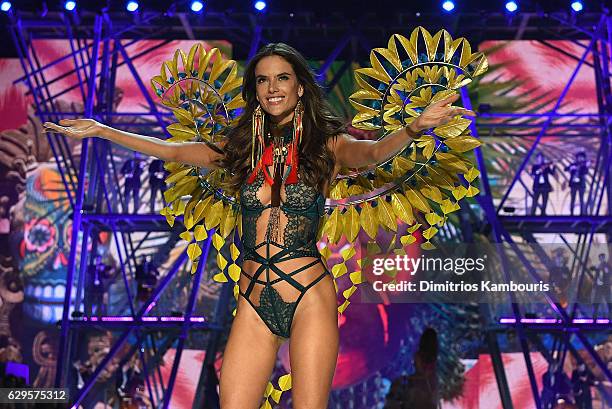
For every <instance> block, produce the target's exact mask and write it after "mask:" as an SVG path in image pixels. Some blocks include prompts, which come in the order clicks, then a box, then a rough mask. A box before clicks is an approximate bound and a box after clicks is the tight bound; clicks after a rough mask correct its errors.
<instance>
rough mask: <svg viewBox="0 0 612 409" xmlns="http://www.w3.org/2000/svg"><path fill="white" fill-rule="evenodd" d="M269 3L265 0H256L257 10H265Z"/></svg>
mask: <svg viewBox="0 0 612 409" xmlns="http://www.w3.org/2000/svg"><path fill="white" fill-rule="evenodd" d="M266 6H267V4H266V2H265V1H261V0H259V1H256V2H255V4H254V7H255V10H257V11H263V10H264V9H265V8H266Z"/></svg>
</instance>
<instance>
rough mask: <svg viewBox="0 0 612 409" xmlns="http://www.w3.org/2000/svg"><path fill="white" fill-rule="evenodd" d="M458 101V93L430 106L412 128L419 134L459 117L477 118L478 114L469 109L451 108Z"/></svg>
mask: <svg viewBox="0 0 612 409" xmlns="http://www.w3.org/2000/svg"><path fill="white" fill-rule="evenodd" d="M458 99H459V94H458V93H457V94H453V95H451V96H449V97H446V98H444V99H441V100H440V101H438V102H434V103H433V104H430V105H428V106H427V108H425V109H424V110H423V112H422V113H421V115H419V116H418V117H417V118H416V119H415V120H414V121H413V122H412V123H411V124H410V128H411V129H412V130H413V131H415V132H419V131H422V130H423V129H429V128H436V127H438V126H441V125H444V124H447V123H448V122H450V121H451V120H452V119H453V118H454V117H455V116H457V115H468V116H476V113H474V112H473V111H470V110H469V109H465V108H461V107H454V106H451V104H452V103H453V102H455V101H457V100H458Z"/></svg>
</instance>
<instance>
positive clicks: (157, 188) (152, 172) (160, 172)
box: [149, 159, 168, 213]
mask: <svg viewBox="0 0 612 409" xmlns="http://www.w3.org/2000/svg"><path fill="white" fill-rule="evenodd" d="M167 174H168V172H167V171H166V170H165V169H164V161H162V160H161V159H155V160H153V161H152V162H151V164H150V165H149V186H150V188H151V199H150V203H149V205H150V206H149V207H150V209H151V213H154V212H155V200H156V199H157V192H160V194H161V197H162V200H164V192H165V191H166V182H164V180H165V179H166V176H167ZM164 203H165V201H164Z"/></svg>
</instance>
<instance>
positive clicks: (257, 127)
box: [251, 105, 265, 170]
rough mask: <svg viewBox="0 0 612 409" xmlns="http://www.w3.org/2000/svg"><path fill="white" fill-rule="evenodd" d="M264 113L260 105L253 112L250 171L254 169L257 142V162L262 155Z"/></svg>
mask: <svg viewBox="0 0 612 409" xmlns="http://www.w3.org/2000/svg"><path fill="white" fill-rule="evenodd" d="M264 118H265V115H264V112H263V110H262V109H261V105H257V108H255V110H254V111H253V117H252V121H251V123H252V127H253V129H252V138H251V170H253V169H255V144H256V142H259V145H258V146H257V161H259V158H260V157H261V155H262V149H263V146H264Z"/></svg>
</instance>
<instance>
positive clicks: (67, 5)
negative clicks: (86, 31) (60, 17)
mask: <svg viewBox="0 0 612 409" xmlns="http://www.w3.org/2000/svg"><path fill="white" fill-rule="evenodd" d="M64 8H65V9H66V10H68V11H72V10H74V9H75V8H76V2H75V1H72V0H68V1H67V2H65V3H64Z"/></svg>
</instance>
